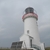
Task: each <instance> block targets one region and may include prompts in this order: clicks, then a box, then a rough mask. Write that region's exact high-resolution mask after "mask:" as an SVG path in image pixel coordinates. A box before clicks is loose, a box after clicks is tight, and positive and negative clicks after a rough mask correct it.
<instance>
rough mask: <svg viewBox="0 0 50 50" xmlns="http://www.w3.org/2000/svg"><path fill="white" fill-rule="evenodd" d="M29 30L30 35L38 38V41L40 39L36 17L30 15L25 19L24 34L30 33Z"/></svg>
mask: <svg viewBox="0 0 50 50" xmlns="http://www.w3.org/2000/svg"><path fill="white" fill-rule="evenodd" d="M27 30H29V35H30V36H32V37H33V38H34V40H37V42H39V41H40V39H39V33H38V26H37V23H36V18H32V17H29V18H26V19H25V20H24V34H28V33H27Z"/></svg>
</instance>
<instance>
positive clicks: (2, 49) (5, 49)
mask: <svg viewBox="0 0 50 50" xmlns="http://www.w3.org/2000/svg"><path fill="white" fill-rule="evenodd" d="M0 50H10V49H9V48H0ZM45 50H50V47H46V48H45Z"/></svg>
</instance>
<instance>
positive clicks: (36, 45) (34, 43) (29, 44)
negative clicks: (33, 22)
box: [20, 34, 45, 50]
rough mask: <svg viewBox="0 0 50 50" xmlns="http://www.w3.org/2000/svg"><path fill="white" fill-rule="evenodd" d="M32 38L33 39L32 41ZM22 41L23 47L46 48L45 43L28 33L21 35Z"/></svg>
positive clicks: (38, 49) (42, 49)
mask: <svg viewBox="0 0 50 50" xmlns="http://www.w3.org/2000/svg"><path fill="white" fill-rule="evenodd" d="M31 39H32V41H30V40H31ZM20 41H23V43H22V47H21V48H22V49H33V50H45V48H44V44H43V43H40V42H37V41H36V40H34V39H33V37H31V36H29V35H27V34H23V35H22V36H21V37H20Z"/></svg>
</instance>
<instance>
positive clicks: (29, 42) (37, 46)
mask: <svg viewBox="0 0 50 50" xmlns="http://www.w3.org/2000/svg"><path fill="white" fill-rule="evenodd" d="M22 20H23V22H24V34H23V35H22V36H21V37H20V41H23V44H22V48H27V49H29V48H33V49H34V50H44V44H43V43H41V42H40V38H39V32H38V25H37V20H38V15H37V14H36V13H34V9H33V8H32V7H28V8H26V9H25V14H24V15H23V17H22Z"/></svg>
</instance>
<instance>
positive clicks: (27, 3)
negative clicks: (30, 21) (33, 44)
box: [0, 0, 50, 47]
mask: <svg viewBox="0 0 50 50" xmlns="http://www.w3.org/2000/svg"><path fill="white" fill-rule="evenodd" d="M27 7H33V8H34V9H35V12H36V13H37V14H38V29H39V34H40V40H41V42H43V43H45V46H46V47H47V46H50V0H0V47H10V46H11V44H12V42H16V41H19V38H20V36H21V35H22V34H23V29H24V23H23V21H22V16H23V14H24V10H25V9H26V8H27Z"/></svg>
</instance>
